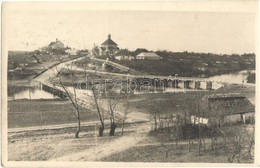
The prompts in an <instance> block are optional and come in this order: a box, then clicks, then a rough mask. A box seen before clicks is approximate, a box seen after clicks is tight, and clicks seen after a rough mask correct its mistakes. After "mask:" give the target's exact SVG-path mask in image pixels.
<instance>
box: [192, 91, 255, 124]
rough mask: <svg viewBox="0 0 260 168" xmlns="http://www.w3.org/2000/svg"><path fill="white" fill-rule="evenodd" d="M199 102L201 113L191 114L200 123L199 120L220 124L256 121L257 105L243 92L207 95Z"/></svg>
mask: <svg viewBox="0 0 260 168" xmlns="http://www.w3.org/2000/svg"><path fill="white" fill-rule="evenodd" d="M199 104H200V105H199V109H200V110H199V113H196V114H195V115H193V116H191V117H192V122H193V123H198V121H199V120H200V123H204V121H207V122H208V124H217V125H219V126H220V125H225V124H234V123H254V119H255V106H254V105H253V104H252V103H251V102H250V101H249V100H248V99H247V98H246V97H245V96H243V95H241V94H214V95H206V96H204V97H203V98H202V100H201V101H200V103H199ZM203 120H204V121H203ZM205 124H206V123H205Z"/></svg>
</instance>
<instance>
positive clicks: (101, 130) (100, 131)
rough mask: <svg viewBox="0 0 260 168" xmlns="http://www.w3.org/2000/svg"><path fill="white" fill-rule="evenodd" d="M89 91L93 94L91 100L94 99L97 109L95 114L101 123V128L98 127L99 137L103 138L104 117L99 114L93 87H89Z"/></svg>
mask: <svg viewBox="0 0 260 168" xmlns="http://www.w3.org/2000/svg"><path fill="white" fill-rule="evenodd" d="M91 90H92V93H93V98H94V101H95V105H96V108H97V113H98V116H99V121H100V123H101V126H99V128H98V129H99V136H103V132H104V129H105V124H104V117H103V115H102V114H101V112H100V108H99V105H98V102H97V97H96V93H95V91H94V87H91Z"/></svg>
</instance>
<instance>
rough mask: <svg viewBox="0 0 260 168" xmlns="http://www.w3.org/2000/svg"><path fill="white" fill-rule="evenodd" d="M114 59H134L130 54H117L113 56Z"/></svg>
mask: <svg viewBox="0 0 260 168" xmlns="http://www.w3.org/2000/svg"><path fill="white" fill-rule="evenodd" d="M115 59H116V60H129V61H131V60H134V59H135V57H134V56H132V55H118V56H115Z"/></svg>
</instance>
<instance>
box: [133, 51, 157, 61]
mask: <svg viewBox="0 0 260 168" xmlns="http://www.w3.org/2000/svg"><path fill="white" fill-rule="evenodd" d="M136 59H138V60H160V59H162V57H160V56H159V55H157V54H156V53H154V52H142V53H140V54H138V55H137V56H136Z"/></svg>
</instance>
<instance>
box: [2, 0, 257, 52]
mask: <svg viewBox="0 0 260 168" xmlns="http://www.w3.org/2000/svg"><path fill="white" fill-rule="evenodd" d="M83 5H87V4H83ZM24 6H25V5H24ZM49 6H50V7H53V8H46V6H42V7H41V5H37V7H33V6H32V7H28V5H27V6H26V7H24V8H23V5H20V6H19V7H18V6H17V5H15V3H13V4H8V5H7V7H8V8H7V7H6V10H4V12H5V15H4V16H5V17H6V19H8V21H6V22H4V26H5V31H6V32H7V33H6V34H5V35H6V36H5V37H6V38H8V42H7V43H8V50H35V49H38V48H39V47H42V46H45V45H48V44H49V43H50V42H51V41H55V39H56V38H58V39H59V40H60V41H62V42H63V43H64V44H65V45H68V46H70V47H75V48H78V49H91V48H92V47H93V44H96V45H100V44H101V43H102V42H103V41H105V40H106V39H107V35H108V33H110V34H111V36H112V40H114V41H115V42H116V43H117V44H118V46H119V47H120V48H128V49H131V50H134V49H136V48H147V49H149V50H157V49H160V50H164V49H166V50H171V51H193V52H211V53H223V54H224V53H226V54H230V53H238V54H241V53H252V52H255V42H256V41H255V36H256V32H255V30H256V28H255V27H256V23H255V14H254V13H249V12H236V11H235V12H234V11H232V12H226V11H220V12H218V11H214V12H210V11H205V10H204V11H203V10H202V11H193V12H192V11H188V10H186V11H178V10H171V11H169V10H166V11H163V10H162V11H158V10H154V11H151V10H140V8H138V10H133V9H132V10H113V11H111V10H88V9H84V10H83V9H81V8H75V7H71V8H70V7H68V6H66V8H65V7H64V8H63V7H62V6H61V7H59V5H57V4H49Z"/></svg>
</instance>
